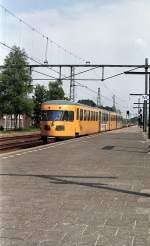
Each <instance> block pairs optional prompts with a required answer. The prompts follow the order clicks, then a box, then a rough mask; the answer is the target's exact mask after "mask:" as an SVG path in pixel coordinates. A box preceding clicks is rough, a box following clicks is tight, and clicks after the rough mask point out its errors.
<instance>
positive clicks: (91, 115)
mask: <svg viewBox="0 0 150 246" xmlns="http://www.w3.org/2000/svg"><path fill="white" fill-rule="evenodd" d="M92 120H93V112H92V111H91V121H92Z"/></svg>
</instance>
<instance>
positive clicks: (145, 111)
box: [143, 58, 148, 132]
mask: <svg viewBox="0 0 150 246" xmlns="http://www.w3.org/2000/svg"><path fill="white" fill-rule="evenodd" d="M147 84H148V58H145V95H147ZM143 115H144V122H143V123H144V132H146V131H147V101H146V100H144V112H143Z"/></svg>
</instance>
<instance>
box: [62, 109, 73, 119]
mask: <svg viewBox="0 0 150 246" xmlns="http://www.w3.org/2000/svg"><path fill="white" fill-rule="evenodd" d="M63 120H64V121H73V120H74V112H73V111H65V112H64V115H63Z"/></svg>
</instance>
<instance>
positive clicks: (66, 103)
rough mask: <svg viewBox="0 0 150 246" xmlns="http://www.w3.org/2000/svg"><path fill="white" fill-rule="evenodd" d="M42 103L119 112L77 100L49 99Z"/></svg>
mask: <svg viewBox="0 0 150 246" xmlns="http://www.w3.org/2000/svg"><path fill="white" fill-rule="evenodd" d="M42 104H43V105H74V106H82V107H88V108H95V109H100V110H101V111H105V112H110V113H112V114H117V113H116V112H113V111H109V110H106V109H103V108H97V107H92V106H88V105H85V104H81V103H75V102H72V101H68V100H49V101H46V102H43V103H42ZM117 115H119V114H117Z"/></svg>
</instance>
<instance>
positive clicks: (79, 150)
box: [0, 126, 150, 246]
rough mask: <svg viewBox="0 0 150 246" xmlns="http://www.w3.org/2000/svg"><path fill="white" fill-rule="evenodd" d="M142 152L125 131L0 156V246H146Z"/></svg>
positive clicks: (148, 229) (133, 130)
mask: <svg viewBox="0 0 150 246" xmlns="http://www.w3.org/2000/svg"><path fill="white" fill-rule="evenodd" d="M37 137H38V136H37ZM35 138H36V136H35ZM7 140H8V139H7ZM10 140H11V139H10ZM28 140H29V141H31V139H30V138H29V139H28ZM3 141H4V140H3ZM149 147H150V142H149V141H148V140H146V138H145V137H144V135H143V133H142V130H141V129H138V128H137V127H135V126H133V127H128V128H123V129H119V130H115V131H110V132H105V133H102V134H94V135H90V136H84V137H81V138H77V139H70V140H67V141H62V142H56V143H53V144H49V145H42V146H41V145H40V146H36V147H32V148H26V149H21V150H17V151H11V152H9V153H1V154H0V170H1V171H0V183H1V196H0V204H1V205H0V214H1V229H0V230H1V234H0V245H1V246H4V245H5V246H6V245H9V246H11V245H15V246H26V245H28V246H51V245H52V246H54V245H58V246H59V245H60V246H81V245H82V246H83V245H84V246H111V245H113V246H148V245H150V236H149V233H150V202H149V201H150V175H149V173H150V148H149Z"/></svg>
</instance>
